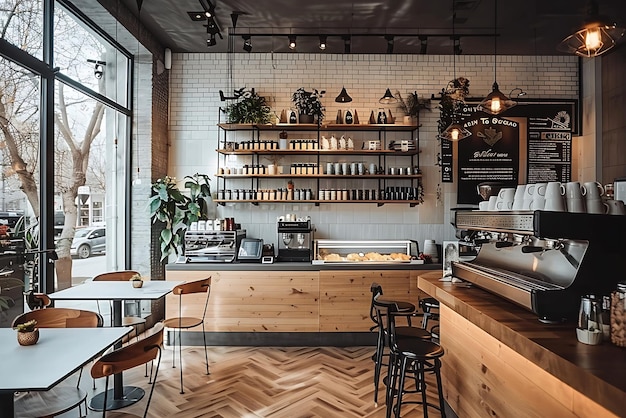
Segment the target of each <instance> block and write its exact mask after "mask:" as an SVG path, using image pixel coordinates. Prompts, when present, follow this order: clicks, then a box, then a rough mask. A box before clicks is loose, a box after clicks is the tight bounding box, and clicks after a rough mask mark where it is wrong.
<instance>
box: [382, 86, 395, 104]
mask: <svg viewBox="0 0 626 418" xmlns="http://www.w3.org/2000/svg"><path fill="white" fill-rule="evenodd" d="M397 101H398V99H396V98H395V97H394V96H393V94H391V90H389V88H387V90H386V91H385V94H384V95H383V97H381V98H380V100H378V103H381V104H392V103H396V102H397Z"/></svg>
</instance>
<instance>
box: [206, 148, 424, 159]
mask: <svg viewBox="0 0 626 418" xmlns="http://www.w3.org/2000/svg"><path fill="white" fill-rule="evenodd" d="M216 151H217V152H218V153H220V154H223V155H273V154H278V155H370V156H371V155H373V156H378V155H381V154H385V155H397V156H406V157H410V156H412V155H417V154H419V153H421V151H420V150H411V151H394V150H366V149H360V150H326V149H315V150H297V149H258V150H256V149H255V150H252V149H236V150H226V149H218V150H216Z"/></svg>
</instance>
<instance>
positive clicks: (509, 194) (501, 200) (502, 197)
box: [495, 187, 515, 210]
mask: <svg viewBox="0 0 626 418" xmlns="http://www.w3.org/2000/svg"><path fill="white" fill-rule="evenodd" d="M514 197H515V189H514V188H512V187H506V188H504V189H500V191H499V192H498V197H497V198H496V205H495V210H512V209H513V199H514Z"/></svg>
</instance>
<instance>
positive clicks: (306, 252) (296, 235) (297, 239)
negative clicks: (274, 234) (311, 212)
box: [277, 220, 313, 262]
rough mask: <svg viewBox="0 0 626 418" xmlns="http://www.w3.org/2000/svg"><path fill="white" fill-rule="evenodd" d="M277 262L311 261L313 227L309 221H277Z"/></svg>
mask: <svg viewBox="0 0 626 418" xmlns="http://www.w3.org/2000/svg"><path fill="white" fill-rule="evenodd" d="M277 229H278V258H277V259H278V261H305V262H309V261H311V260H312V259H313V227H312V226H311V221H310V220H306V221H278V224H277Z"/></svg>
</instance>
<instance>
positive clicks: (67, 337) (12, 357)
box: [0, 327, 133, 391]
mask: <svg viewBox="0 0 626 418" xmlns="http://www.w3.org/2000/svg"><path fill="white" fill-rule="evenodd" d="M132 330H133V328H132V327H123V328H122V327H118V328H40V329H39V341H38V342H37V344H34V345H29V346H21V345H19V343H18V342H17V336H16V335H15V334H16V332H17V331H15V330H13V329H11V328H0V341H2V343H0V361H1V362H2V373H0V390H10V391H27V390H49V389H50V388H51V387H53V386H54V385H56V384H57V383H59V382H60V381H62V380H63V379H65V378H66V377H68V376H69V375H70V374H72V373H73V372H74V371H76V370H78V369H79V368H80V367H81V366H83V365H85V364H86V363H88V362H89V361H91V360H92V359H94V358H95V357H96V356H98V354H99V353H101V352H102V351H103V350H105V349H107V348H108V347H110V346H111V345H113V344H114V343H115V342H116V341H118V340H119V339H120V338H122V337H123V336H124V335H126V334H128V333H129V332H131V331H132Z"/></svg>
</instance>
